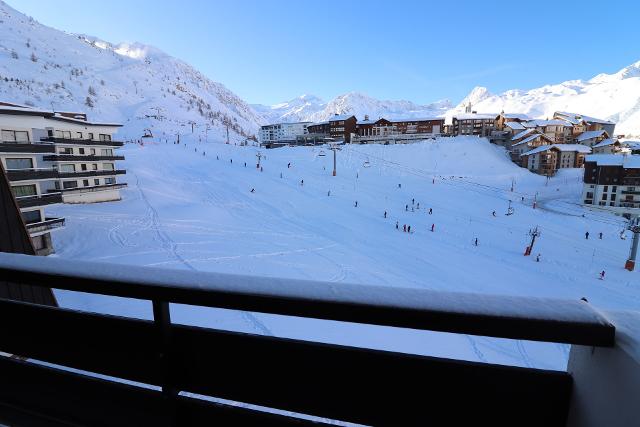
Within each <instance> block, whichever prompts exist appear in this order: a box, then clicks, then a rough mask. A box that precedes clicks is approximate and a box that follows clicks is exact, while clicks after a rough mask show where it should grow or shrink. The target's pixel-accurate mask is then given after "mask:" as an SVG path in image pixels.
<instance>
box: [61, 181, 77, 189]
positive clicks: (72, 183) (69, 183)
mask: <svg viewBox="0 0 640 427" xmlns="http://www.w3.org/2000/svg"><path fill="white" fill-rule="evenodd" d="M77 187H78V182H77V181H64V182H63V183H62V188H77Z"/></svg>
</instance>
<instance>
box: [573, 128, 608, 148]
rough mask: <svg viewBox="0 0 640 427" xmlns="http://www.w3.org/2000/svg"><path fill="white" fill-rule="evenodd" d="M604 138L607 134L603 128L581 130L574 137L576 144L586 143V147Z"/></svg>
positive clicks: (606, 137)
mask: <svg viewBox="0 0 640 427" xmlns="http://www.w3.org/2000/svg"><path fill="white" fill-rule="evenodd" d="M605 139H609V134H608V133H607V131H606V130H604V129H600V130H588V131H585V132H582V133H581V134H580V135H578V136H576V138H575V140H576V142H577V143H578V144H582V145H586V146H588V147H593V146H594V145H597V144H598V143H600V142H602V141H604V140H605Z"/></svg>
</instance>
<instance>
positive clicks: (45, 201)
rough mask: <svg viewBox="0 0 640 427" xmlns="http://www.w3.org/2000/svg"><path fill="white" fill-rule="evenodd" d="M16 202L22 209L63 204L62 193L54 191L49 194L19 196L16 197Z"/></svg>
mask: <svg viewBox="0 0 640 427" xmlns="http://www.w3.org/2000/svg"><path fill="white" fill-rule="evenodd" d="M16 201H17V202H18V206H19V207H20V208H32V207H36V206H45V205H52V204H55V203H62V193H60V192H59V191H57V190H54V191H51V192H49V193H47V194H37V195H34V196H19V197H16Z"/></svg>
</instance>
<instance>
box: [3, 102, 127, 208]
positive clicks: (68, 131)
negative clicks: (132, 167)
mask: <svg viewBox="0 0 640 427" xmlns="http://www.w3.org/2000/svg"><path fill="white" fill-rule="evenodd" d="M120 127H121V125H119V124H115V123H98V122H90V121H88V120H87V116H86V114H83V113H68V112H51V111H46V110H39V109H35V108H30V107H26V106H21V105H17V104H9V103H0V129H1V132H2V134H1V140H0V145H2V147H3V148H0V152H3V153H4V157H6V158H9V159H10V161H11V162H12V163H14V166H15V165H18V164H19V165H20V167H13V166H12V167H7V174H8V177H9V180H10V181H12V182H13V181H28V180H29V179H31V180H37V181H40V182H41V184H42V185H41V186H40V189H39V191H41V193H42V194H45V193H60V194H62V201H63V202H64V203H94V202H104V201H112V200H119V199H120V192H119V190H120V188H122V187H123V186H124V185H126V184H121V183H118V182H117V176H118V175H122V174H124V173H125V171H124V170H121V169H118V168H117V167H116V161H122V160H124V157H123V156H119V155H117V154H116V153H115V150H116V149H117V148H118V147H121V146H122V145H123V143H122V142H117V141H114V140H113V134H114V133H115V132H116V131H117V130H118V128H120ZM16 162H18V163H16Z"/></svg>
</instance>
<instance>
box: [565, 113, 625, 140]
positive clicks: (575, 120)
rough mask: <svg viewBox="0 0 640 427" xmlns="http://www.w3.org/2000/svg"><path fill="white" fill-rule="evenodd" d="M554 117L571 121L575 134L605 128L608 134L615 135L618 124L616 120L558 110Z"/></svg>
mask: <svg viewBox="0 0 640 427" xmlns="http://www.w3.org/2000/svg"><path fill="white" fill-rule="evenodd" d="M553 117H554V119H559V120H564V121H566V122H568V123H570V124H571V125H572V126H573V128H574V134H575V136H577V135H579V134H581V133H582V132H586V131H594V130H604V131H606V132H607V134H608V135H610V136H613V135H614V132H615V129H616V124H615V123H614V122H611V121H609V120H603V119H598V118H595V117H590V116H585V115H583V114H575V113H567V112H565V111H556V112H555V113H554V114H553Z"/></svg>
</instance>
